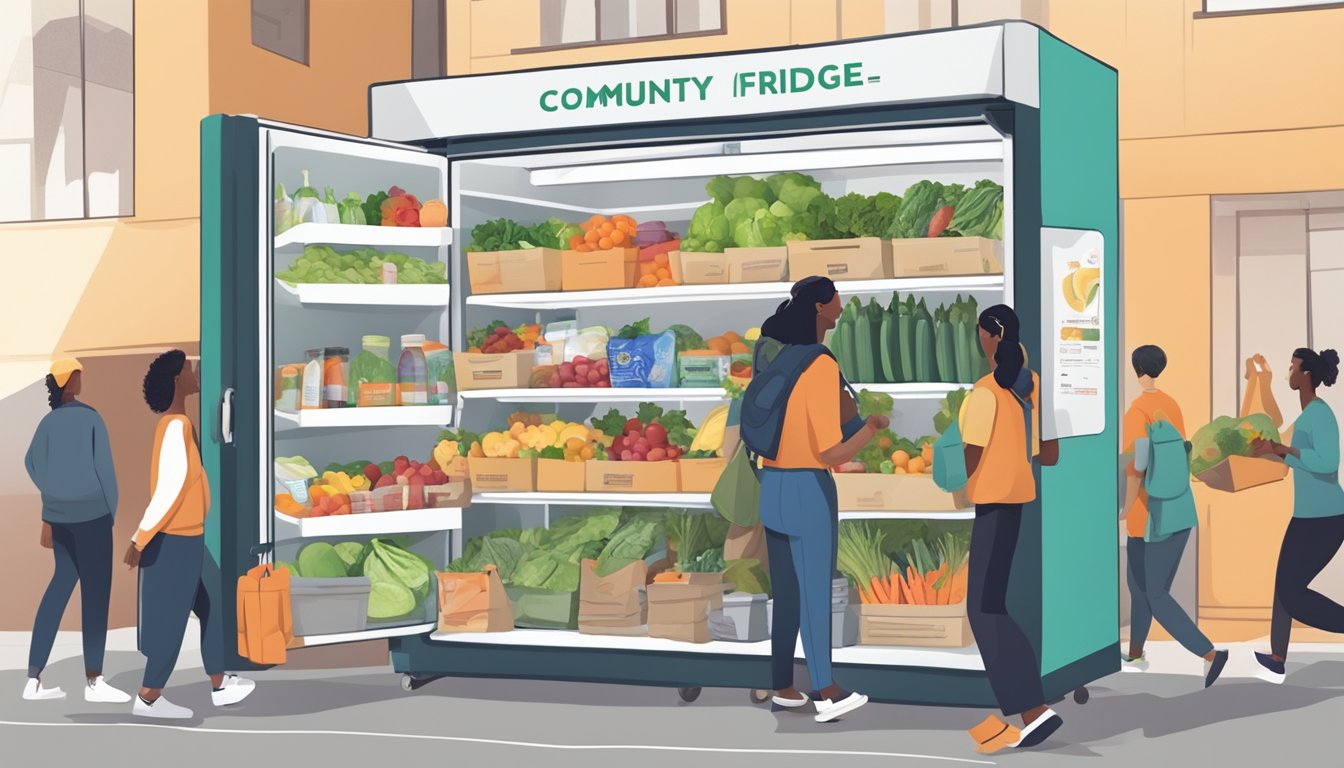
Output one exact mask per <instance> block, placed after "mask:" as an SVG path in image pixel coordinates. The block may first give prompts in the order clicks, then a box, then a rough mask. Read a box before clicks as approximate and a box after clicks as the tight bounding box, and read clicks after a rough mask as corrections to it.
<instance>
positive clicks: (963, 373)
mask: <svg viewBox="0 0 1344 768" xmlns="http://www.w3.org/2000/svg"><path fill="white" fill-rule="evenodd" d="M950 315H951V320H952V343H953V344H954V345H955V346H956V354H957V360H956V366H955V367H956V379H955V380H954V381H957V382H961V383H963V384H967V383H970V382H972V381H974V380H975V375H974V374H975V372H974V371H973V370H972V369H971V360H972V357H971V356H972V355H973V354H975V353H974V352H973V351H972V349H971V345H972V344H976V343H978V341H979V340H978V339H976V338H975V336H974V334H973V333H972V327H973V323H972V322H971V320H970V318H969V315H968V314H967V311H966V302H964V301H963V300H962V298H961V295H960V294H958V295H957V301H956V303H955V304H953V305H952V311H951V313H950Z"/></svg>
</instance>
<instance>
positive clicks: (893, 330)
mask: <svg viewBox="0 0 1344 768" xmlns="http://www.w3.org/2000/svg"><path fill="white" fill-rule="evenodd" d="M900 303H901V302H900V299H898V298H897V297H896V294H894V293H893V294H892V295H891V306H890V307H888V308H887V311H886V312H884V313H882V327H881V329H880V330H879V331H878V344H879V345H880V346H881V347H882V374H883V376H884V377H885V378H886V380H887V381H889V382H891V383H892V384H900V383H901V382H903V381H905V377H904V376H902V375H901V344H900V337H901V332H900V325H899V323H900V319H899V318H898V314H899V313H900V306H899V305H900Z"/></svg>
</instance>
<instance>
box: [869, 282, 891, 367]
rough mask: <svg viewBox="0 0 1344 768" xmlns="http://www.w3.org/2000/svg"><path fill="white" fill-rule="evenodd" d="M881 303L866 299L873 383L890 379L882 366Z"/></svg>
mask: <svg viewBox="0 0 1344 768" xmlns="http://www.w3.org/2000/svg"><path fill="white" fill-rule="evenodd" d="M882 315H883V312H882V305H881V304H878V303H877V299H869V300H868V319H869V321H870V322H871V323H872V324H873V338H872V341H873V344H872V349H873V383H875V384H887V383H890V382H891V381H892V380H891V379H889V378H887V372H886V370H884V369H883V367H882Z"/></svg>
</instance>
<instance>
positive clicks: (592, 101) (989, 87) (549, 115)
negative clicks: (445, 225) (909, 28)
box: [371, 24, 1039, 141]
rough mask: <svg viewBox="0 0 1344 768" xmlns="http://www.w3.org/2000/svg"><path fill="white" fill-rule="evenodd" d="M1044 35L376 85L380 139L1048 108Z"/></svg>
mask: <svg viewBox="0 0 1344 768" xmlns="http://www.w3.org/2000/svg"><path fill="white" fill-rule="evenodd" d="M1038 34H1039V33H1038V31H1037V30H1036V29H1035V28H1034V27H1031V26H1029V25H1026V24H1007V25H1004V26H994V27H978V28H972V29H958V30H951V31H947V32H939V33H932V34H922V35H910V36H899V37H889V38H882V39H873V40H862V41H857V42H852V43H841V44H834V45H815V46H801V47H796V48H790V49H785V50H777V51H763V52H755V53H735V54H726V55H712V56H700V57H695V58H683V59H669V60H663V61H631V62H621V63H616V64H598V65H592V66H582V67H561V68H556V69H542V70H532V71H525V72H511V73H504V74H498V75H479V76H467V77H452V78H444V79H439V80H418V81H411V82H405V83H392V84H387V85H376V86H374V87H373V88H372V97H371V103H372V118H371V119H372V134H373V136H374V137H375V138H380V139H387V140H391V141H419V140H427V139H434V138H451V137H457V136H479V135H487V134H498V133H517V132H520V131H536V130H556V129H566V128H580V127H588V126H603V127H605V126H610V125H615V124H629V123H655V122H664V121H670V120H688V119H697V118H722V117H732V116H739V115H741V116H756V115H760V114H767V113H782V112H799V111H807V110H816V109H840V108H852V107H858V106H865V105H875V104H899V103H913V102H930V101H945V100H949V99H961V98H974V97H987V96H988V97H994V96H1006V97H1007V98H1009V99H1012V100H1015V101H1019V102H1020V103H1024V104H1028V105H1030V106H1036V104H1037V102H1038V101H1039V99H1038V90H1039V88H1038V82H1039V80H1038V74H1037V47H1038V44H1039V43H1038Z"/></svg>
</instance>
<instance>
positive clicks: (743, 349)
mask: <svg viewBox="0 0 1344 768" xmlns="http://www.w3.org/2000/svg"><path fill="white" fill-rule="evenodd" d="M728 351H730V352H731V353H733V354H734V355H745V354H748V353H750V352H751V349H750V348H748V347H747V345H746V344H743V343H742V342H740V341H735V342H733V343H732V344H731V345H730V346H729V347H728Z"/></svg>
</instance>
